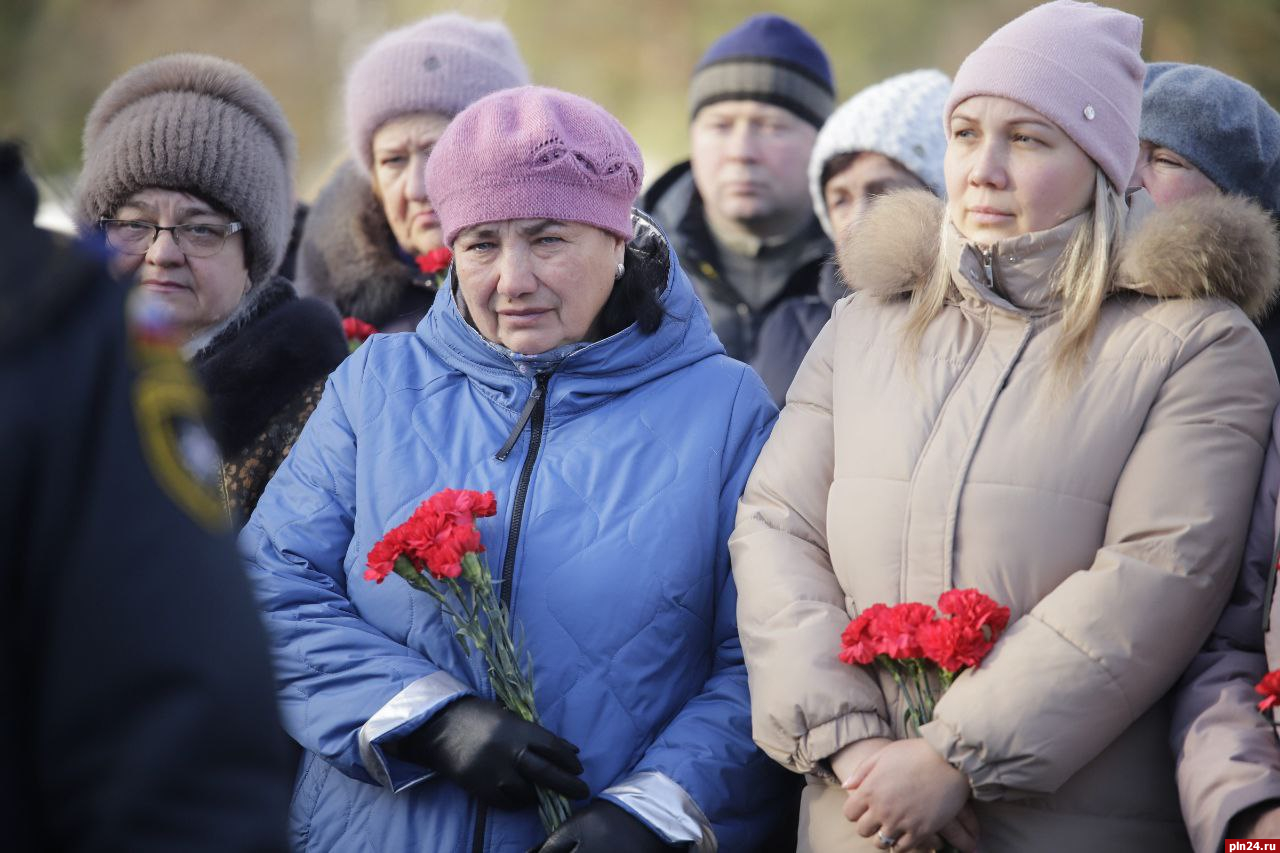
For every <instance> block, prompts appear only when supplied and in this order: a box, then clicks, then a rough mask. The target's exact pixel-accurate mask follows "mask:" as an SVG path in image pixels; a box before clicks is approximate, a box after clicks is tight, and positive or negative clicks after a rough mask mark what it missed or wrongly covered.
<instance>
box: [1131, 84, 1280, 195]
mask: <svg viewBox="0 0 1280 853" xmlns="http://www.w3.org/2000/svg"><path fill="white" fill-rule="evenodd" d="M1138 136H1139V138H1140V139H1142V140H1144V141H1146V142H1150V143H1152V144H1154V145H1158V146H1160V147H1161V148H1168V149H1169V150H1170V151H1173V152H1174V153H1175V154H1179V155H1181V156H1183V157H1185V158H1186V159H1187V160H1189V161H1190V162H1191V164H1192V165H1193V166H1195V167H1196V168H1197V169H1199V170H1200V171H1201V172H1204V174H1205V176H1206V177H1207V178H1208V179H1209V180H1211V181H1213V182H1214V183H1215V184H1217V185H1218V188H1219V189H1221V190H1222V191H1223V192H1228V193H1235V194H1237V195H1243V196H1247V197H1249V198H1252V199H1254V200H1256V201H1257V202H1258V203H1259V204H1261V205H1262V206H1263V207H1264V208H1266V209H1267V212H1269V213H1271V214H1272V215H1273V216H1274V215H1276V214H1277V213H1280V114H1277V113H1276V111H1275V110H1274V109H1272V108H1271V105H1270V104H1268V103H1267V102H1266V101H1265V100H1264V99H1263V97H1262V95H1260V94H1258V91H1257V90H1256V89H1254V88H1253V87H1252V86H1250V85H1249V84H1247V83H1242V82H1241V81H1239V80H1237V79H1235V78H1234V77H1230V76H1228V75H1226V74H1223V73H1222V72H1221V71H1218V70H1217V69H1214V68H1207V67H1205V66H1203V65H1184V64H1181V63H1177V62H1153V63H1150V64H1148V65H1147V79H1146V87H1145V91H1144V92H1143V95H1142V127H1141V130H1139V132H1138Z"/></svg>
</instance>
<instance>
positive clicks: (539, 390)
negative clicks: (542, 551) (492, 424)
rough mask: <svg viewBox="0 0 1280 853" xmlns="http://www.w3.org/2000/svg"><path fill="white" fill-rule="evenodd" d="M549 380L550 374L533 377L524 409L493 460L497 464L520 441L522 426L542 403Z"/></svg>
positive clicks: (509, 453)
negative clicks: (531, 387) (495, 460)
mask: <svg viewBox="0 0 1280 853" xmlns="http://www.w3.org/2000/svg"><path fill="white" fill-rule="evenodd" d="M550 379H551V374H550V373H539V374H537V375H535V376H534V377H533V390H532V391H531V392H529V399H528V400H526V401H525V404H524V408H523V409H521V410H520V417H518V418H516V425H515V427H513V428H512V430H511V434H510V435H509V436H507V440H506V443H504V444H503V445H502V449H501V450H499V451H498V453H497V455H495V456H494V457H493V458H494V459H497V460H498V461H499V462H504V461H506V458H507V457H508V456H510V455H511V448H513V447H515V446H516V442H517V441H519V440H520V433H522V432H523V431H524V425H525V424H527V423H528V422H529V418H530V417H532V416H533V410H534V409H536V408H537V407H538V404H539V403H541V402H542V397H543V395H545V394H546V393H547V382H548V381H549V380H550Z"/></svg>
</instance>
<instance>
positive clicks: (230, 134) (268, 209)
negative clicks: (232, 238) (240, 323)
mask: <svg viewBox="0 0 1280 853" xmlns="http://www.w3.org/2000/svg"><path fill="white" fill-rule="evenodd" d="M294 152H295V143H294V138H293V132H292V131H291V130H290V129H289V123H288V121H286V120H285V117H284V111H283V110H281V109H280V104H279V103H277V102H276V99H275V98H273V97H272V96H271V93H270V92H268V91H267V90H266V87H264V86H263V85H262V83H260V82H259V81H258V80H257V78H255V77H254V76H253V75H252V74H250V73H249V72H248V71H246V70H245V69H244V68H242V67H240V66H239V65H237V64H235V63H234V62H228V61H227V60H225V59H218V58H217V57H213V56H204V55H201V54H194V53H181V54H173V55H171V56H165V57H161V58H159V59H154V60H151V61H150V62H145V63H143V64H142V65H138V66H136V67H134V68H132V69H130V70H129V71H127V72H125V73H124V74H123V75H121V76H120V77H118V78H117V79H116V80H115V82H113V83H112V84H111V85H110V86H108V87H107V90H106V91H105V92H103V93H102V94H101V95H100V96H99V97H98V100H97V101H96V102H95V103H94V105H93V109H92V110H90V112H89V118H88V119H87V120H86V121H85V126H84V167H83V169H82V171H81V173H80V179H79V181H78V182H77V183H76V217H77V219H78V220H79V222H78V224H79V226H80V228H81V229H82V231H86V232H87V231H89V230H91V229H93V228H94V227H96V225H97V221H98V219H99V218H100V217H103V216H108V217H109V216H112V215H113V214H114V213H115V211H116V210H117V209H118V208H119V207H120V206H121V205H122V204H124V202H125V201H126V200H127V199H128V198H129V197H130V196H131V195H133V194H134V193H136V192H138V191H139V190H143V189H147V188H150V187H158V188H161V189H169V190H179V191H181V192H187V193H191V194H192V195H195V196H199V197H200V198H202V199H204V200H206V201H208V202H210V203H211V204H213V205H215V206H217V207H219V208H221V209H223V210H225V211H226V212H227V213H229V214H230V215H231V216H233V217H235V218H236V219H238V220H240V221H241V222H243V223H244V234H245V238H246V248H247V257H246V262H247V264H248V267H249V280H250V282H251V284H252V285H253V286H255V287H256V286H257V285H259V284H261V283H262V282H263V281H265V280H266V279H268V278H269V277H270V276H271V274H272V273H273V272H275V270H276V268H277V267H278V266H279V265H280V261H281V259H283V257H284V253H285V248H286V246H287V245H288V242H289V232H290V229H291V228H292V227H293V207H294V197H293V177H292V175H293V163H294V156H295V153H294Z"/></svg>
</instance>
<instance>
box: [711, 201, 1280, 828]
mask: <svg viewBox="0 0 1280 853" xmlns="http://www.w3.org/2000/svg"><path fill="white" fill-rule="evenodd" d="M942 215H943V213H942V206H941V203H940V202H938V201H936V200H935V199H933V198H932V197H931V196H928V195H927V194H925V193H918V192H916V193H901V194H898V195H895V196H890V197H888V198H886V199H883V200H882V201H881V202H880V203H879V204H877V205H876V207H875V208H874V209H873V211H872V213H871V214H870V215H869V217H868V218H867V219H866V220H865V221H864V222H863V223H862V224H861V228H860V230H859V231H858V232H857V236H856V239H855V240H853V241H849V242H852V244H853V246H854V247H853V248H849V247H848V246H845V247H842V253H841V258H840V261H841V264H842V267H843V271H844V274H845V277H846V280H848V281H851V282H853V283H854V289H855V290H856V291H858V292H857V293H855V294H854V295H853V296H851V297H848V298H846V299H844V300H842V301H841V302H840V303H838V304H837V306H836V308H835V311H834V312H833V315H832V319H831V321H830V322H829V323H828V324H827V326H826V328H825V329H824V330H823V332H822V334H821V335H820V336H819V338H818V340H817V341H816V343H815V344H814V346H813V349H812V350H811V351H810V352H809V355H808V357H807V358H806V359H805V362H804V364H803V365H802V366H801V368H800V372H799V374H798V375H797V377H796V379H795V382H794V384H793V385H792V387H791V390H790V392H789V394H788V396H787V405H786V408H785V409H784V410H783V412H782V415H781V416H780V418H779V420H778V423H777V426H776V428H775V429H774V432H773V435H772V437H771V438H770V440H769V442H768V443H767V444H766V446H765V448H764V451H763V452H762V454H761V456H760V458H759V461H758V462H757V464H756V467H755V469H754V471H753V473H752V475H751V479H750V481H749V483H748V485H747V490H746V493H745V495H744V496H743V498H742V502H741V504H740V506H739V512H738V523H737V529H736V530H735V531H734V534H733V537H732V539H731V540H730V547H731V551H732V555H733V563H734V575H735V578H736V581H737V585H738V591H739V605H738V627H739V630H740V632H741V636H742V644H743V649H744V651H745V653H746V660H747V669H748V673H749V677H750V686H751V699H752V715H753V725H754V735H755V739H756V742H757V743H759V744H760V746H761V748H763V749H764V750H765V752H767V753H768V754H769V755H771V756H772V757H773V758H774V759H776V760H777V761H779V762H781V763H782V764H783V765H785V766H786V767H788V768H790V769H792V770H794V771H796V772H800V773H806V774H811V776H810V780H809V781H810V784H809V785H808V786H807V789H806V791H805V797H804V803H803V805H802V811H801V838H800V845H799V846H800V849H801V850H812V851H822V852H824V851H828V850H831V851H835V850H840V851H849V850H871V849H874V847H873V846H872V844H871V843H870V841H863V840H862V839H858V838H857V836H856V833H855V832H854V831H853V828H852V826H851V825H850V824H848V823H847V822H846V821H845V820H844V819H843V817H842V816H841V814H840V808H841V805H842V804H843V802H844V794H843V792H842V791H841V790H840V789H839V788H838V787H836V785H835V780H834V779H832V778H831V772H830V769H829V767H828V766H827V764H826V759H828V758H829V757H830V756H831V755H832V754H834V753H835V752H836V751H837V750H839V749H840V748H842V747H844V746H846V745H847V744H850V743H852V742H854V741H857V740H860V739H862V738H867V737H873V736H885V737H902V736H903V735H904V731H903V726H902V717H903V707H904V706H903V705H902V703H901V702H900V701H899V697H898V695H897V691H896V690H895V689H894V686H893V683H892V681H891V680H890V679H888V678H885V677H882V676H879V675H878V674H877V673H875V672H873V671H872V670H870V669H867V668H862V667H852V666H846V665H845V664H842V663H840V662H839V660H837V652H838V649H839V642H840V632H841V631H842V630H843V628H844V627H845V625H846V624H847V623H848V621H849V619H850V618H851V617H852V616H853V615H854V614H856V613H857V612H858V610H859V608H863V607H866V606H868V605H870V604H873V603H876V602H886V603H896V602H901V601H923V602H927V603H930V604H932V603H934V602H936V600H937V598H938V595H939V594H940V593H942V592H943V591H944V590H946V589H947V588H949V587H961V588H963V587H977V588H978V589H980V590H982V591H983V592H985V593H987V594H988V595H991V596H992V597H994V598H996V599H997V600H999V601H1000V602H1002V603H1004V604H1006V605H1008V606H1009V607H1010V608H1011V609H1012V611H1013V618H1012V621H1011V623H1010V626H1009V628H1008V630H1007V631H1006V633H1005V635H1004V636H1003V637H1002V638H1001V640H1000V641H999V642H998V643H997V645H996V647H995V649H994V650H993V651H992V653H991V654H990V655H989V656H988V658H987V660H986V661H985V662H984V663H983V665H982V666H981V667H980V668H979V669H977V670H974V671H971V672H966V673H964V674H963V675H962V676H961V677H960V678H959V679H958V680H957V681H956V683H955V684H954V685H953V686H952V688H951V689H950V690H949V691H948V693H947V694H946V696H945V697H944V698H943V699H942V700H941V701H940V702H939V704H938V707H937V712H936V717H935V720H934V721H933V722H932V723H929V724H927V725H926V726H924V727H923V730H922V734H923V736H924V737H925V739H926V740H927V741H928V742H929V744H930V745H932V746H933V747H934V748H935V749H936V750H937V751H938V752H939V753H940V754H941V755H942V756H943V757H944V758H945V759H946V760H947V761H949V762H951V763H952V764H953V765H954V766H956V767H958V768H959V769H960V770H961V771H963V772H964V773H965V774H966V775H967V776H968V778H969V780H970V783H971V785H972V788H973V793H974V797H975V799H976V801H977V802H976V803H975V807H976V810H977V813H978V817H979V821H980V823H981V835H980V842H979V843H980V846H981V849H982V850H983V851H984V853H1002V851H1010V853H1012V851H1019V853H1022V851H1030V850H1035V851H1040V853H1056V851H1062V853H1067V851H1071V853H1076V851H1081V850H1088V851H1090V853H1110V851H1114V852H1115V853H1130V851H1133V850H1144V851H1145V850H1160V851H1165V853H1169V851H1179V850H1189V849H1190V848H1189V844H1188V841H1187V837H1186V831H1185V829H1184V828H1183V824H1182V819H1181V816H1180V814H1179V810H1178V795H1177V790H1176V788H1175V784H1174V770H1173V761H1172V757H1171V754H1170V750H1169V746H1168V711H1167V707H1166V704H1165V702H1164V701H1163V700H1162V697H1163V695H1164V694H1165V692H1166V691H1167V690H1168V689H1169V688H1170V687H1171V686H1172V685H1173V684H1174V682H1175V681H1176V680H1177V678H1178V676H1179V674H1180V673H1181V672H1182V670H1183V669H1184V668H1185V667H1186V665H1187V663H1188V661H1190V660H1191V658H1192V656H1193V655H1194V654H1195V653H1196V651H1197V650H1198V649H1199V648H1200V645H1201V644H1202V643H1203V642H1204V640H1205V637H1206V635H1207V634H1208V633H1209V630H1210V628H1211V627H1212V626H1213V624H1214V622H1215V620H1216V619H1217V616H1218V614H1219V612H1220V611H1221V610H1222V607H1223V604H1224V602H1225V599H1226V596H1227V593H1228V592H1229V590H1230V588H1231V585H1232V582H1233V580H1234V578H1235V575H1236V571H1237V567H1238V566H1239V563H1240V556H1241V551H1242V548H1243V545H1244V538H1245V530H1246V527H1247V526H1248V523H1249V512H1250V506H1251V503H1252V499H1253V494H1254V489H1255V487H1256V485H1257V483H1258V475H1259V471H1260V468H1261V465H1262V458H1263V448H1264V447H1265V446H1266V443H1267V439H1268V433H1269V429H1270V423H1271V413H1272V410H1273V409H1274V408H1275V405H1276V403H1277V401H1278V400H1280V386H1278V384H1277V381H1276V376H1275V371H1274V369H1273V368H1272V366H1271V362H1270V358H1269V356H1268V354H1267V349H1266V346H1265V345H1264V344H1263V341H1262V338H1261V336H1260V335H1259V334H1258V332H1257V331H1256V329H1255V328H1254V327H1253V325H1252V324H1251V323H1250V322H1249V320H1248V318H1247V317H1246V316H1245V313H1244V311H1242V310H1241V307H1243V308H1244V309H1245V310H1247V311H1251V312H1257V311H1260V310H1261V309H1262V308H1263V306H1265V304H1266V303H1267V302H1268V301H1269V300H1270V298H1271V296H1272V291H1273V289H1274V282H1275V281H1276V275H1275V263H1276V259H1275V255H1276V251H1275V237H1274V234H1273V232H1272V231H1271V227H1270V222H1269V220H1268V219H1267V218H1266V216H1265V214H1263V213H1262V212H1261V210H1260V209H1259V208H1256V207H1254V206H1253V205H1251V204H1250V203H1248V202H1244V201H1241V200H1236V199H1226V198H1223V199H1213V200H1208V201H1196V202H1189V203H1187V204H1184V205H1179V206H1176V207H1175V208H1172V209H1165V210H1161V211H1158V212H1154V213H1152V214H1150V216H1148V217H1147V218H1146V220H1145V221H1144V222H1143V223H1142V224H1141V225H1140V226H1135V228H1134V230H1132V231H1131V233H1130V234H1129V236H1128V238H1127V239H1126V242H1125V249H1124V255H1123V258H1122V263H1121V266H1120V271H1119V273H1118V274H1117V276H1116V285H1115V287H1114V289H1113V290H1114V292H1113V293H1112V294H1110V295H1109V296H1108V298H1107V300H1106V301H1105V303H1104V305H1103V308H1102V311H1101V317H1100V321H1099V323H1098V327H1097V332H1096V334H1095V336H1094V338H1093V342H1092V344H1091V347H1090V351H1089V358H1088V362H1087V365H1086V366H1085V368H1084V372H1083V374H1082V376H1081V377H1080V378H1079V379H1078V380H1077V381H1076V382H1075V383H1074V384H1073V385H1071V386H1069V387H1068V389H1067V390H1066V391H1065V392H1059V393H1058V395H1057V396H1056V397H1055V396H1054V393H1053V385H1052V383H1051V381H1050V368H1051V362H1052V358H1053V344H1054V342H1055V341H1056V339H1057V335H1056V331H1055V325H1056V323H1057V319H1058V313H1057V312H1056V306H1055V302H1054V300H1053V298H1052V296H1051V295H1050V293H1049V288H1048V285H1047V280H1048V277H1049V276H1048V274H1049V271H1050V270H1051V269H1052V268H1053V266H1054V264H1055V262H1056V261H1057V260H1058V257H1059V255H1060V254H1061V252H1062V249H1063V247H1064V245H1065V243H1066V241H1067V239H1068V237H1069V236H1070V233H1071V231H1072V229H1073V228H1074V227H1075V225H1076V220H1071V221H1069V222H1067V223H1064V224H1063V225H1060V226H1058V227H1057V228H1055V229H1051V230H1049V231H1045V232H1040V233H1037V234H1030V235H1026V236H1024V237H1020V238H1017V239H1014V240H1010V241H1006V242H1003V243H1000V244H998V245H997V246H996V247H995V251H994V261H993V265H992V267H993V279H994V285H995V286H994V288H992V287H991V286H989V285H988V283H987V278H986V272H985V268H984V263H983V258H982V256H981V253H980V252H979V251H978V250H977V249H976V247H973V246H971V245H967V244H966V243H965V242H964V241H963V238H962V237H961V236H960V235H959V234H958V232H956V231H955V229H954V228H948V230H947V234H948V236H947V238H946V239H945V243H946V245H945V258H946V262H947V263H948V264H949V266H950V268H951V270H952V278H953V280H954V282H955V284H956V287H957V288H958V290H959V292H960V294H961V299H960V301H958V302H957V303H954V304H949V305H948V306H947V307H946V308H945V309H944V311H943V312H942V314H941V315H940V316H939V317H938V318H937V319H936V320H935V321H934V322H933V324H932V325H931V326H930V328H929V329H928V331H927V332H926V334H925V336H924V340H923V344H922V347H921V354H920V357H919V358H918V359H917V360H916V362H915V369H914V371H912V369H911V359H910V358H909V357H907V356H906V355H905V354H904V352H903V349H902V346H901V343H900V340H901V337H900V332H899V330H900V326H901V324H902V322H903V320H904V318H905V317H906V314H907V307H908V304H907V300H906V298H905V296H906V294H908V293H909V292H910V291H911V289H912V288H914V287H915V286H916V285H917V284H918V283H919V282H921V281H923V280H924V278H925V276H927V274H928V271H929V269H930V267H931V265H932V263H933V259H934V258H936V257H937V255H938V234H939V233H941V228H940V224H941V217H942ZM1237 304H1238V305H1239V306H1241V307H1237Z"/></svg>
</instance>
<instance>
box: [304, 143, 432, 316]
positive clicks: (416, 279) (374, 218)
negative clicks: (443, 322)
mask: <svg viewBox="0 0 1280 853" xmlns="http://www.w3.org/2000/svg"><path fill="white" fill-rule="evenodd" d="M297 286H298V293H299V294H301V295H303V296H314V297H317V298H319V299H324V300H326V301H328V302H331V303H333V304H334V305H335V306H336V307H337V309H338V312H339V313H340V314H341V315H342V316H344V317H359V318H360V319H361V320H364V321H365V322H366V323H372V324H373V325H374V326H375V327H377V328H378V329H379V330H380V331H390V330H392V328H391V327H392V326H393V324H394V328H395V329H400V330H407V329H412V328H413V327H414V326H416V325H417V321H418V320H420V319H421V318H422V316H423V315H424V314H425V313H426V311H427V309H428V308H430V307H431V302H432V300H433V299H434V298H435V289H434V287H432V286H431V285H430V283H429V282H428V281H427V280H426V277H425V276H423V275H421V274H420V273H419V272H418V271H417V270H416V269H414V268H413V267H412V266H410V265H409V264H408V263H406V261H405V259H404V258H403V257H402V256H401V255H400V253H399V252H397V251H396V245H395V238H394V237H393V236H392V234H391V228H390V226H388V225H387V219H386V215H385V214H384V213H383V211H382V205H381V204H379V202H378V199H377V197H375V196H374V194H373V187H372V186H371V185H370V183H369V178H368V177H367V176H366V175H365V174H364V173H363V172H361V171H360V169H359V167H357V166H356V164H355V163H354V162H353V161H351V160H347V161H345V162H343V163H342V164H341V165H339V166H338V168H337V169H336V170H335V171H334V173H333V176H332V177H331V178H330V179H329V182H328V183H327V184H325V186H324V188H323V189H321V190H320V193H319V195H317V196H316V199H315V201H314V202H313V203H312V205H311V212H310V213H309V214H308V216H307V223H306V227H305V228H304V230H303V232H302V242H301V243H300V244H299V247H298V274H297Z"/></svg>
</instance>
